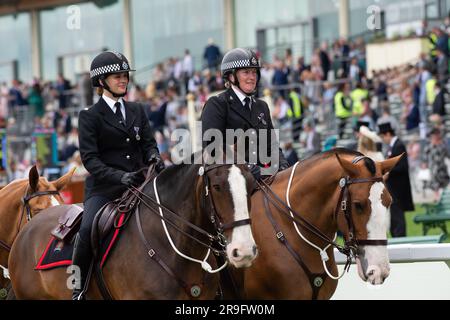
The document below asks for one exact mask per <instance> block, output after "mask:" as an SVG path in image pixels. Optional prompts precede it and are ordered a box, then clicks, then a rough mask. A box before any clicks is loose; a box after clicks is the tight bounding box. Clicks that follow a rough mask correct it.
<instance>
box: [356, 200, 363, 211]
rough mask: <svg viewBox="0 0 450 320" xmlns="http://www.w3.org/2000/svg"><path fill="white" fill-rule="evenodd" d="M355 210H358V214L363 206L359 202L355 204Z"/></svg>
mask: <svg viewBox="0 0 450 320" xmlns="http://www.w3.org/2000/svg"><path fill="white" fill-rule="evenodd" d="M355 208H356V210H358V211H359V212H362V211H363V210H364V206H363V205H362V203H361V202H355Z"/></svg>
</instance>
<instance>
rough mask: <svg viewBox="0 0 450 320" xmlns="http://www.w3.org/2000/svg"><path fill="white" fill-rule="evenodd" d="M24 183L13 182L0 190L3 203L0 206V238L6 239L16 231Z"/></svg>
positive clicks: (24, 187) (24, 188)
mask: <svg viewBox="0 0 450 320" xmlns="http://www.w3.org/2000/svg"><path fill="white" fill-rule="evenodd" d="M25 190H26V185H23V184H15V185H13V186H11V188H9V187H5V188H4V189H2V190H1V191H0V198H1V199H2V201H3V203H4V205H2V206H0V221H1V223H0V239H2V240H7V239H10V238H11V236H14V235H15V234H16V233H17V228H18V227H19V225H18V224H19V220H20V217H21V213H22V212H21V206H22V197H23V195H24V194H25Z"/></svg>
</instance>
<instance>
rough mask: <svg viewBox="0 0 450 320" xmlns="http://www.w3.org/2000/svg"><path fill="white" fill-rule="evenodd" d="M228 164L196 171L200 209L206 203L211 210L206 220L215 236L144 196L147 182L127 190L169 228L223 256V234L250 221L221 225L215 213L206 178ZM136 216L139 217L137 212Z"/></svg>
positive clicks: (204, 167) (206, 166) (225, 244)
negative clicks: (192, 231) (169, 217)
mask: <svg viewBox="0 0 450 320" xmlns="http://www.w3.org/2000/svg"><path fill="white" fill-rule="evenodd" d="M227 165H228V164H213V165H202V166H201V167H200V168H199V170H198V175H199V176H201V177H202V179H203V186H202V190H204V191H203V192H202V195H203V196H202V200H201V201H202V207H203V209H205V208H206V207H207V203H208V204H209V207H210V208H211V209H210V211H209V215H208V218H209V220H210V221H211V223H212V224H213V226H214V229H215V233H216V234H212V233H210V232H208V231H206V230H203V229H201V228H200V227H198V226H196V225H195V224H193V223H191V222H190V221H188V220H186V219H185V218H183V217H182V216H181V215H179V214H178V213H176V212H174V211H173V210H171V209H169V208H167V206H165V205H163V204H160V203H158V202H157V201H156V199H154V198H153V197H151V196H149V195H147V194H145V193H144V192H143V188H144V186H145V185H146V184H147V183H148V182H149V181H146V182H144V184H143V185H142V186H141V187H140V188H136V187H131V188H129V190H130V192H131V193H133V194H134V196H135V197H136V198H137V200H138V201H139V202H141V203H142V204H143V205H144V206H145V207H147V209H149V211H150V212H152V213H154V214H156V215H157V216H158V218H160V219H162V220H164V222H166V223H167V224H169V225H170V226H172V227H173V228H174V229H176V230H177V231H179V232H180V233H182V234H184V235H185V236H187V237H189V238H191V239H192V240H194V241H196V242H197V243H199V244H201V245H203V246H205V247H206V248H209V249H211V250H212V251H213V252H214V253H215V254H216V255H225V254H226V253H225V250H224V248H225V247H226V246H227V241H226V237H225V235H224V232H225V231H226V230H230V229H233V228H235V227H238V226H243V225H246V224H251V219H250V218H249V219H243V220H237V221H233V222H230V223H226V224H223V223H222V221H221V219H220V216H219V214H218V213H217V209H216V205H215V201H214V198H213V196H212V194H211V192H210V189H211V185H210V178H209V177H208V173H209V172H211V171H213V170H216V169H218V168H220V167H222V166H227ZM146 200H148V201H149V202H151V203H152V205H153V206H152V205H151V204H149V203H148V202H147V201H146ZM134 205H135V206H137V203H135V204H134ZM154 206H156V207H157V208H155V207H154ZM159 208H161V209H162V210H163V211H164V212H168V213H170V215H171V216H172V217H173V218H175V219H177V220H179V221H180V222H182V223H183V224H185V225H187V226H188V227H189V228H191V229H193V230H195V231H196V232H197V233H199V234H202V235H204V236H205V237H206V238H208V240H209V242H210V244H207V243H205V242H204V241H201V240H199V239H197V238H196V237H194V236H193V235H191V234H189V233H188V232H186V231H184V230H183V229H181V228H180V227H178V226H177V224H175V223H174V222H173V221H171V220H170V219H168V218H167V217H163V216H160V214H159V212H158V210H159ZM137 212H138V215H139V210H137ZM213 244H218V245H219V246H218V248H219V249H217V248H215V247H213V246H212V245H213Z"/></svg>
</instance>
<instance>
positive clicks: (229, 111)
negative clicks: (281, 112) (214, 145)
mask: <svg viewBox="0 0 450 320" xmlns="http://www.w3.org/2000/svg"><path fill="white" fill-rule="evenodd" d="M260 68H261V65H260V62H259V59H258V57H257V56H256V54H255V52H253V51H252V50H249V49H243V48H235V49H232V50H230V51H229V52H227V53H226V54H225V56H224V57H223V60H222V64H221V71H222V77H223V79H224V83H225V85H226V87H227V88H228V89H227V90H226V91H225V92H223V93H221V94H219V95H217V96H214V97H212V98H210V99H209V100H208V101H207V102H206V105H205V107H204V109H203V113H202V116H201V120H202V131H203V135H202V136H203V138H205V135H204V134H205V132H207V131H208V130H209V129H217V130H219V131H220V132H221V133H222V137H223V142H226V141H225V140H226V130H227V129H233V130H237V129H242V130H244V132H247V133H248V132H250V138H249V139H248V140H246V141H245V142H246V144H245V160H246V162H247V163H249V164H251V170H252V173H253V174H254V175H255V177H256V178H259V176H260V173H261V169H260V167H268V166H271V167H272V168H273V167H275V168H274V169H276V170H284V169H286V168H288V167H289V163H288V162H287V161H286V159H285V157H284V155H283V153H282V152H281V150H280V149H279V147H278V142H277V141H276V137H272V134H271V133H272V129H273V125H272V120H271V117H270V111H269V108H268V106H267V104H266V103H265V102H264V101H262V100H259V99H256V98H255V96H254V95H255V92H256V88H257V86H258V83H259V80H260V78H261V74H260ZM248 130H249V131H248ZM262 132H264V133H265V135H266V136H267V140H266V141H262V139H264V137H262V136H261V133H262ZM252 136H254V137H255V138H256V139H251V138H252ZM211 140H212V139H211ZM211 142H213V141H204V142H203V146H204V147H206V146H208V145H209V144H210V143H211ZM235 142H236V141H231V142H230V141H228V143H230V144H231V143H235ZM255 143H256V146H257V148H262V147H266V148H267V150H262V151H263V152H262V153H263V154H265V155H268V156H269V157H270V158H271V159H273V158H274V157H276V158H278V159H277V160H278V161H273V163H268V162H267V161H266V160H265V159H262V158H261V157H260V155H261V153H260V150H259V149H255ZM274 146H275V147H274ZM271 150H275V152H276V153H277V154H276V155H274V154H271ZM252 159H253V160H254V161H252Z"/></svg>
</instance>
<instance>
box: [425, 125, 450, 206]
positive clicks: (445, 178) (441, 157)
mask: <svg viewBox="0 0 450 320" xmlns="http://www.w3.org/2000/svg"><path fill="white" fill-rule="evenodd" d="M429 136H430V144H428V145H427V147H426V148H425V151H424V159H423V161H424V162H425V166H427V167H428V168H429V169H430V173H431V181H430V187H431V189H432V190H433V191H434V201H436V202H437V201H438V200H439V197H440V193H441V192H442V190H443V189H445V188H446V187H447V186H448V183H449V181H450V177H449V175H448V168H447V164H446V163H445V159H450V152H449V150H448V149H447V146H446V145H445V143H444V142H443V140H442V133H441V130H439V129H438V128H433V129H432V130H431V132H430V134H429Z"/></svg>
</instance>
